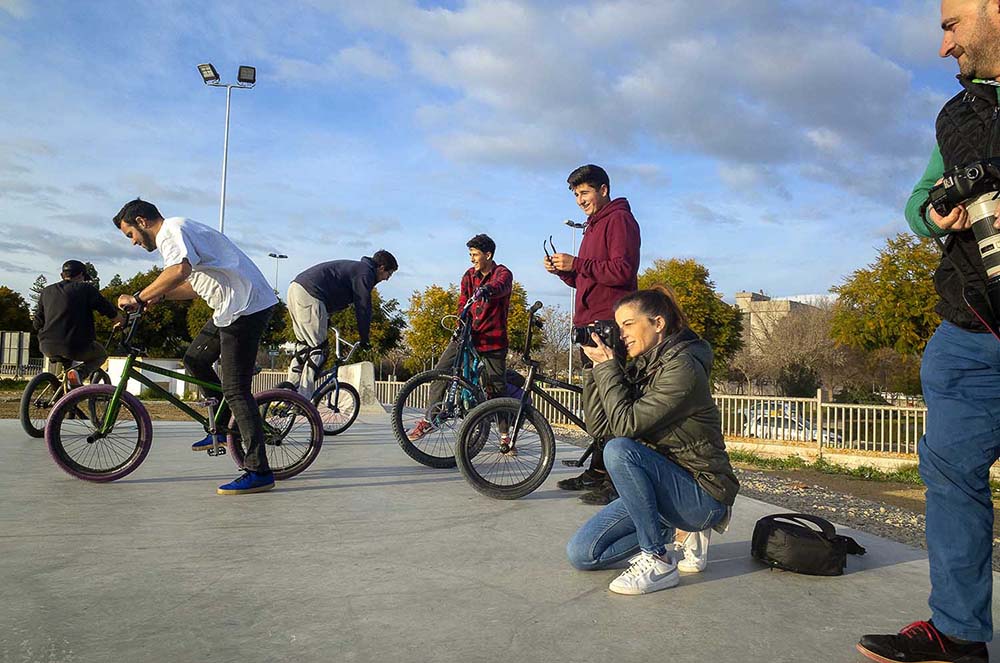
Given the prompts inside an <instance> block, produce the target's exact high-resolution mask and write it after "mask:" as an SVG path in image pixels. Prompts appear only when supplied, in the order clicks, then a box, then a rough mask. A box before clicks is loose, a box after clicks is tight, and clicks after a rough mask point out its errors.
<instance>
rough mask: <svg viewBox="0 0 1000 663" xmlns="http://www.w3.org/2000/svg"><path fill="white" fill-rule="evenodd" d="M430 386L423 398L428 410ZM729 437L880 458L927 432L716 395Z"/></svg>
mask: <svg viewBox="0 0 1000 663" xmlns="http://www.w3.org/2000/svg"><path fill="white" fill-rule="evenodd" d="M402 386H403V383H402V382H385V381H377V382H376V383H375V394H376V396H377V397H378V399H379V402H380V403H382V404H383V405H390V406H391V405H392V404H393V403H394V402H395V400H396V397H397V396H398V395H399V390H400V388H401V387H402ZM427 389H428V385H425V386H424V387H422V391H421V392H420V393H419V394H418V398H419V399H420V402H418V403H416V405H418V406H420V407H423V406H426V402H425V401H426V398H427ZM545 391H546V393H548V394H550V395H551V396H552V397H553V398H554V399H555V400H556V401H558V402H559V403H560V404H562V405H564V406H565V407H566V408H568V409H569V410H570V411H572V412H574V413H576V414H577V415H578V416H582V412H581V408H582V404H581V399H580V394H577V393H575V392H572V391H569V390H568V389H545ZM536 401H537V402H536V403H535V405H536V406H537V407H538V409H539V410H540V411H541V412H542V414H544V415H545V417H546V418H548V420H549V421H550V422H551V423H553V424H569V423H571V422H570V421H569V420H568V419H567V418H566V417H564V416H563V415H562V414H561V413H559V412H558V411H556V410H555V408H553V407H552V406H551V405H549V404H548V403H545V402H543V401H540V400H538V399H536ZM715 402H716V404H717V405H718V406H719V411H720V413H721V415H722V432H723V434H724V435H726V436H727V437H740V438H758V439H761V440H774V441H781V442H785V443H790V444H798V445H803V446H818V447H822V448H824V449H841V450H845V451H864V452H870V453H875V454H915V453H917V441H918V440H919V439H920V437H921V436H922V435H923V434H924V431H925V430H926V428H927V410H926V408H922V407H894V406H888V405H884V406H882V405H848V404H840V403H829V402H826V401H824V400H823V399H822V397H821V396H820V395H819V394H817V397H816V398H781V397H774V396H736V395H729V394H716V395H715Z"/></svg>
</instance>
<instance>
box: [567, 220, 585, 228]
mask: <svg viewBox="0 0 1000 663" xmlns="http://www.w3.org/2000/svg"><path fill="white" fill-rule="evenodd" d="M563 223H565V224H566V225H567V226H569V227H570V228H586V227H587V224H586V223H577V222H575V221H573V220H571V219H566V220H565V221H563Z"/></svg>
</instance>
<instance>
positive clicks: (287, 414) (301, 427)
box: [229, 389, 323, 479]
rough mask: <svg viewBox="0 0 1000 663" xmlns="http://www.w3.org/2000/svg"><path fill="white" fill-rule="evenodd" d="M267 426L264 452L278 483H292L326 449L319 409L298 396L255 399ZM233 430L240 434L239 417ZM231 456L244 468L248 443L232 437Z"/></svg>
mask: <svg viewBox="0 0 1000 663" xmlns="http://www.w3.org/2000/svg"><path fill="white" fill-rule="evenodd" d="M255 398H256V399H257V407H258V408H259V409H260V417H261V419H262V420H263V422H264V449H265V453H266V454H267V463H268V465H270V467H271V471H272V472H274V478H275V479H290V478H291V477H293V476H295V475H296V474H298V473H299V472H301V471H303V470H304V469H306V468H307V467H309V466H310V465H311V464H312V462H313V461H314V460H316V456H318V455H319V450H320V448H321V447H322V446H323V420H322V419H320V416H319V412H317V411H316V407H315V406H314V405H313V404H312V403H310V402H309V401H307V400H306V399H305V397H304V396H302V395H300V394H299V393H298V392H295V391H290V390H288V389H269V390H267V391H262V392H260V393H259V394H256V395H255ZM229 429H230V430H231V431H236V430H238V428H237V425H236V419H235V417H234V418H233V419H232V420H231V421H230V424H229ZM229 453H230V454H232V457H233V460H234V461H236V464H237V465H239V466H240V467H243V463H244V461H245V460H246V443H245V442H244V441H243V439H242V437H241V436H240V435H239V434H234V433H230V434H229Z"/></svg>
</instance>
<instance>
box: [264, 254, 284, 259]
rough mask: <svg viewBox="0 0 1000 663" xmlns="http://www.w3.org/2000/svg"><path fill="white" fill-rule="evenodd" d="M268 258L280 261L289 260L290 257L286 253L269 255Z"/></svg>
mask: <svg viewBox="0 0 1000 663" xmlns="http://www.w3.org/2000/svg"><path fill="white" fill-rule="evenodd" d="M267 257H268V258H274V259H275V260H280V259H281V258H287V257H288V256H286V255H285V254H284V253H268V254H267Z"/></svg>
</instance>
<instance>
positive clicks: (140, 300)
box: [132, 290, 146, 307]
mask: <svg viewBox="0 0 1000 663" xmlns="http://www.w3.org/2000/svg"><path fill="white" fill-rule="evenodd" d="M140 292H142V290H136V291H135V294H133V295H132V299H134V300H135V303H136V304H138V305H139V306H140V307H144V306H145V305H146V302H144V301H143V300H142V297H140V296H139V293H140Z"/></svg>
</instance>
